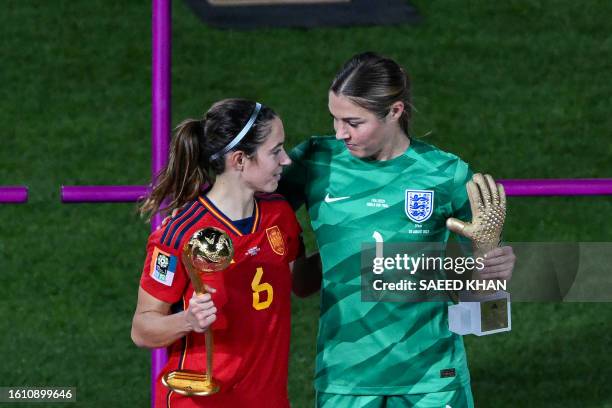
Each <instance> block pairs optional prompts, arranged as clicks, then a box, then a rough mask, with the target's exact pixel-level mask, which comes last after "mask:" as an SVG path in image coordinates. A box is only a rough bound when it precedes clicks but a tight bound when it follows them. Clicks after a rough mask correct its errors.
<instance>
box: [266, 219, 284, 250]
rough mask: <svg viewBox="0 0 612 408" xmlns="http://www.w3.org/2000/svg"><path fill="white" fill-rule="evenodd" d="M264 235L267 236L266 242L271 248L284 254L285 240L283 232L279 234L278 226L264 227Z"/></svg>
mask: <svg viewBox="0 0 612 408" xmlns="http://www.w3.org/2000/svg"><path fill="white" fill-rule="evenodd" d="M266 235H267V236H268V242H269V243H270V246H271V247H272V250H273V251H274V252H275V253H276V254H278V255H280V256H283V255H285V241H284V240H283V234H281V231H280V228H278V226H276V225H275V226H273V227H270V228H268V229H266Z"/></svg>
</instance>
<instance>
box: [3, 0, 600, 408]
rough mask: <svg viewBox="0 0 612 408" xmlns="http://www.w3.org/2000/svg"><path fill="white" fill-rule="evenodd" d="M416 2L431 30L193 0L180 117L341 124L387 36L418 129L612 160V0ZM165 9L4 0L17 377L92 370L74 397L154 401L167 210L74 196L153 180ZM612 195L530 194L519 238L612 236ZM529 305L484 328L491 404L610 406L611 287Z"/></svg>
mask: <svg viewBox="0 0 612 408" xmlns="http://www.w3.org/2000/svg"><path fill="white" fill-rule="evenodd" d="M414 3H415V4H416V5H417V7H418V8H419V10H420V12H421V13H422V14H423V17H424V20H423V22H422V23H421V24H420V25H417V26H396V27H361V28H352V29H316V30H289V29H283V30H271V29H267V30H257V31H249V32H234V31H227V30H217V29H211V28H208V27H206V26H204V25H202V24H201V23H200V22H199V21H198V19H197V18H196V17H195V16H194V15H193V14H191V12H190V11H189V10H188V9H187V7H186V6H185V5H184V3H183V2H182V1H180V0H175V1H174V3H173V24H174V27H173V71H172V72H173V74H172V85H173V89H172V123H173V124H176V123H178V121H179V120H181V119H183V118H185V117H193V116H198V115H200V114H202V112H203V111H204V110H205V109H206V108H207V107H208V106H210V104H211V103H212V102H213V101H215V100H218V99H221V98H226V97H234V96H241V97H246V98H252V99H257V100H260V101H262V102H264V103H266V104H268V105H270V106H272V107H273V108H274V109H276V110H277V111H278V112H279V113H280V115H281V116H282V118H283V120H284V123H285V129H286V133H287V136H288V144H289V146H293V145H295V144H296V143H298V142H299V141H300V140H303V139H304V138H306V137H308V136H310V135H312V134H329V133H330V132H331V131H332V123H331V121H330V118H329V114H328V112H327V89H328V86H329V84H330V81H331V79H332V77H333V75H334V73H335V71H336V70H337V69H338V68H339V67H340V65H341V64H342V63H343V62H344V61H345V60H346V59H348V58H349V57H350V56H351V55H353V54H355V53H357V52H362V51H365V50H374V51H378V52H380V53H383V54H386V55H389V56H391V57H393V58H395V59H397V60H398V61H400V62H401V63H402V64H403V65H404V66H405V67H406V68H407V70H408V71H409V73H410V75H411V77H412V81H413V94H414V105H415V107H416V109H417V112H416V113H415V115H414V121H413V125H412V133H413V135H415V136H417V137H424V138H425V140H427V141H428V142H430V143H433V144H436V145H438V146H439V147H441V148H443V149H445V150H449V151H452V152H454V153H457V154H458V155H460V156H461V157H462V158H464V159H465V160H466V161H467V162H469V163H470V164H471V165H472V167H473V168H474V169H476V170H479V171H486V172H490V173H491V174H493V175H495V176H496V177H498V178H549V177H550V178H564V177H611V176H612V135H611V133H610V132H611V129H612V119H611V116H610V111H612V98H611V97H610V95H612V66H611V61H612V26H610V22H609V17H610V15H612V2H610V1H585V2H576V1H570V0H559V1H554V2H553V1H538V0H532V1H527V0H508V1H501V2H494V1H485V0H480V1H465V2H458V1H451V0H440V1H424V0H417V1H414ZM150 10H151V7H150V4H149V2H148V1H118V0H104V1H103V0H72V1H68V0H54V1H40V0H39V1H36V0H4V1H3V2H2V12H1V13H0V38H1V39H2V40H1V41H2V43H1V44H2V47H1V50H2V51H1V52H2V59H1V61H0V123H2V124H3V126H4V127H3V130H2V134H1V136H0V140H1V148H0V184H2V185H19V184H24V185H28V186H29V187H30V200H29V202H28V203H27V204H25V205H2V206H0V214H1V217H0V266H1V270H0V276H1V280H2V283H1V284H0V299H1V300H0V304H1V306H0V333H1V335H0V350H1V351H2V359H1V362H0V386H25V385H29V386H37V385H48V386H52V385H55V386H75V387H77V388H78V391H77V399H78V403H77V404H72V405H70V406H82V407H110V406H117V407H136V406H138V407H145V406H148V404H149V402H148V399H149V353H148V352H147V351H145V350H140V349H137V348H136V347H135V346H134V345H133V344H132V342H131V340H130V335H129V332H130V324H131V317H132V313H133V311H134V306H135V302H136V291H137V286H138V280H139V275H140V271H141V267H142V263H143V259H144V247H145V242H146V237H147V235H148V226H147V225H145V224H144V223H143V222H142V220H140V219H139V218H138V216H137V215H136V212H135V206H134V205H133V204H101V205H92V204H71V205H66V204H61V203H60V199H59V186H60V185H61V184H65V185H84V184H87V185H89V184H94V185H95V184H146V183H148V181H149V178H150V74H151V68H150V59H151V51H150V29H151V27H150ZM611 213H612V197H609V196H608V197H575V198H511V199H510V200H509V219H508V223H507V229H506V232H505V238H506V240H508V241H540V242H542V241H610V240H611V239H610V238H611V234H612V233H611V230H612V228H610V221H609V219H610V214H611ZM301 220H302V221H304V222H306V218H305V217H304V214H303V213H302V215H301ZM307 240H308V245H309V247H310V248H311V249H312V248H314V244H313V241H312V235H311V234H310V233H308V235H307ZM317 302H318V299H317V298H316V297H314V298H311V299H308V300H299V299H296V300H295V301H294V303H293V308H294V313H293V343H292V348H291V367H290V378H289V381H290V384H289V387H290V397H291V400H292V403H293V406H294V407H296V408H302V407H311V406H313V405H312V404H313V398H314V392H313V389H312V377H313V361H314V348H315V336H316V324H317V315H318V303H317ZM513 312H514V315H513V323H514V324H513V331H512V332H511V333H510V334H503V335H496V336H490V337H486V338H475V337H470V338H466V344H467V351H468V358H469V364H470V369H471V373H472V379H473V389H474V395H475V400H476V404H477V406H478V407H485V408H486V407H496V408H501V407H538V408H539V407H587V408H596V407H597V408H601V407H612V387H611V386H610V382H611V380H612V355H611V354H610V349H611V348H612V334H611V333H612V330H610V327H611V326H610V321H611V320H612V306H611V305H610V304H604V303H581V304H577V303H568V304H543V303H533V304H515V305H513ZM265 352H266V351H265V350H262V353H265Z"/></svg>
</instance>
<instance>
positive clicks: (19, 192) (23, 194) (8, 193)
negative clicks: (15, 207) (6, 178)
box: [0, 186, 28, 204]
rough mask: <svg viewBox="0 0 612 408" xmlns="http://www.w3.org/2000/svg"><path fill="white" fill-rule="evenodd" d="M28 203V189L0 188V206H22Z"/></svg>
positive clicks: (17, 187)
mask: <svg viewBox="0 0 612 408" xmlns="http://www.w3.org/2000/svg"><path fill="white" fill-rule="evenodd" d="M27 201H28V188H27V187H22V186H15V187H12V186H7V187H0V204H21V203H25V202H27Z"/></svg>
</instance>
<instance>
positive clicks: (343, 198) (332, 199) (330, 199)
mask: <svg viewBox="0 0 612 408" xmlns="http://www.w3.org/2000/svg"><path fill="white" fill-rule="evenodd" d="M347 198H351V196H346V197H333V198H332V197H330V196H329V193H327V195H326V196H325V202H326V203H333V202H336V201H340V200H346V199H347Z"/></svg>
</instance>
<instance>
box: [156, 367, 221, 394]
mask: <svg viewBox="0 0 612 408" xmlns="http://www.w3.org/2000/svg"><path fill="white" fill-rule="evenodd" d="M162 384H164V385H165V386H166V387H168V388H170V389H171V390H172V391H174V392H176V393H177V394H181V395H185V396H187V397H192V396H205V395H212V394H215V393H217V392H219V384H218V383H217V382H216V381H215V379H214V378H211V379H210V380H209V378H208V375H206V374H203V373H201V372H198V371H192V370H177V371H171V372H169V373H168V374H166V375H164V376H163V377H162Z"/></svg>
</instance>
